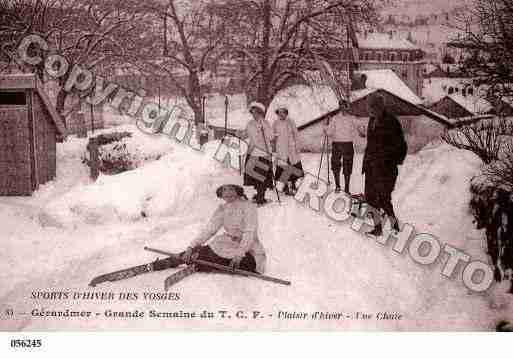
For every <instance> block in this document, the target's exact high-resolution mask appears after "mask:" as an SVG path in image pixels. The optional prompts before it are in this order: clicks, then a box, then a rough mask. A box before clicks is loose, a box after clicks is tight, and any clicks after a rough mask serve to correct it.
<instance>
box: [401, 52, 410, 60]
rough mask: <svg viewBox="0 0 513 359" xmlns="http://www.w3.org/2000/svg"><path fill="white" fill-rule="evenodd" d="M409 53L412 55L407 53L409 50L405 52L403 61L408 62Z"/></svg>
mask: <svg viewBox="0 0 513 359" xmlns="http://www.w3.org/2000/svg"><path fill="white" fill-rule="evenodd" d="M409 55H410V54H409V53H407V52H403V61H404V62H407V61H408V58H409Z"/></svg>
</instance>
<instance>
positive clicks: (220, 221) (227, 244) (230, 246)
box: [152, 184, 266, 274]
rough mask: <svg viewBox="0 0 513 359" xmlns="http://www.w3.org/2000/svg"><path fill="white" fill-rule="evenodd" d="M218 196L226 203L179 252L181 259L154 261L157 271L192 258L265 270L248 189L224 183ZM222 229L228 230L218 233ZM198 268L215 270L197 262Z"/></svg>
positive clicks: (247, 268) (254, 211)
mask: <svg viewBox="0 0 513 359" xmlns="http://www.w3.org/2000/svg"><path fill="white" fill-rule="evenodd" d="M216 196H217V197H218V198H220V199H222V200H223V201H224V203H222V204H220V205H219V206H218V207H217V209H216V211H215V212H214V214H213V215H212V217H211V218H210V220H209V221H208V223H207V224H206V225H205V227H204V228H203V229H202V230H201V231H200V233H199V234H198V235H197V236H196V238H194V239H193V240H192V241H191V243H190V244H189V246H188V247H187V249H186V250H185V251H184V252H182V253H180V254H179V256H178V257H179V258H180V259H177V258H174V257H169V258H165V259H161V260H157V261H155V262H153V263H152V265H153V270H163V269H168V268H174V267H177V266H178V265H180V264H181V263H183V262H185V263H187V264H190V263H191V260H192V259H200V260H203V261H208V262H211V263H216V264H221V265H224V266H230V267H232V268H233V269H242V270H245V271H249V272H255V273H259V274H262V273H263V272H264V271H265V263H266V254H265V250H264V247H263V246H262V243H261V242H260V241H259V239H258V212H257V208H256V205H255V204H253V203H252V202H250V201H248V198H247V197H246V195H245V193H244V189H243V188H242V187H241V186H239V185H235V184H225V185H222V186H220V187H219V188H217V190H216ZM221 228H223V229H224V233H222V234H219V235H216V234H217V232H219V230H220V229H221ZM207 242H209V243H208V244H205V243H207ZM196 270H198V271H203V272H209V271H211V270H212V269H211V268H210V267H206V266H203V265H201V264H197V265H196Z"/></svg>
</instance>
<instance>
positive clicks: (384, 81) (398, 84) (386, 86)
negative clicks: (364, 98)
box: [356, 69, 422, 105]
mask: <svg viewBox="0 0 513 359" xmlns="http://www.w3.org/2000/svg"><path fill="white" fill-rule="evenodd" d="M356 73H357V74H364V75H365V76H367V82H366V83H365V87H366V89H376V90H378V89H383V90H386V91H388V92H390V93H392V94H394V95H395V96H397V97H399V98H401V99H403V100H405V101H408V102H411V103H413V104H415V105H420V104H421V103H422V100H421V99H420V98H419V97H418V96H417V95H415V93H414V92H413V91H412V90H411V89H410V88H409V87H408V85H406V84H405V83H404V82H403V80H401V79H400V78H399V76H397V74H396V73H395V72H394V71H392V70H390V69H380V70H365V71H356Z"/></svg>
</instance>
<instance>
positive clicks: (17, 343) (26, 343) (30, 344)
mask: <svg viewBox="0 0 513 359" xmlns="http://www.w3.org/2000/svg"><path fill="white" fill-rule="evenodd" d="M42 345H43V343H42V341H41V339H11V348H39V347H41V346H42Z"/></svg>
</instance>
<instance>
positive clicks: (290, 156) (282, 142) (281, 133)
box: [273, 106, 304, 196]
mask: <svg viewBox="0 0 513 359" xmlns="http://www.w3.org/2000/svg"><path fill="white" fill-rule="evenodd" d="M275 112H276V115H278V119H277V120H276V121H274V123H273V135H274V141H275V143H276V153H277V156H278V161H280V162H279V163H278V164H277V166H276V175H275V178H276V180H277V181H282V182H283V183H284V186H283V192H284V193H285V194H286V195H287V196H293V195H295V194H296V191H297V188H296V181H297V180H298V179H299V178H301V177H303V176H304V171H303V165H302V163H301V157H300V154H299V146H298V140H299V132H298V130H297V126H296V124H295V123H294V121H293V120H292V119H291V118H290V117H289V111H288V109H287V108H286V107H284V106H281V107H278V108H277V109H276V111H275ZM290 166H292V167H293V168H288V167H290ZM284 173H285V174H284ZM286 174H289V175H288V176H287V175H286ZM282 176H283V177H284V178H281V177H282ZM289 181H290V183H291V186H290V187H289V185H288V182H289Z"/></svg>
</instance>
